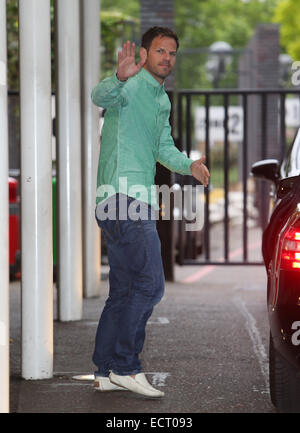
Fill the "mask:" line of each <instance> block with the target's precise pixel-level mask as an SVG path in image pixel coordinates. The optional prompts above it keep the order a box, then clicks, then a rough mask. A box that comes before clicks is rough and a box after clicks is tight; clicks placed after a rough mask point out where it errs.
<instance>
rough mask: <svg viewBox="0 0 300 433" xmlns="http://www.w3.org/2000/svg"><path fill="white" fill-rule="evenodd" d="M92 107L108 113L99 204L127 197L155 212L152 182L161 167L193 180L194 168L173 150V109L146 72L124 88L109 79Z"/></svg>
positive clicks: (96, 90)
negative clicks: (153, 208)
mask: <svg viewBox="0 0 300 433" xmlns="http://www.w3.org/2000/svg"><path fill="white" fill-rule="evenodd" d="M91 97H92V101H93V103H94V104H96V105H98V106H99V107H103V108H106V110H107V111H106V112H105V117H104V124H103V128H102V138H101V146H100V157H99V165H98V174H97V194H96V204H98V203H100V202H101V201H103V200H105V199H106V198H108V197H110V196H111V195H113V194H115V193H123V194H126V195H128V196H131V197H134V198H137V199H139V200H141V201H145V202H147V203H149V204H152V205H153V206H154V207H156V208H157V198H156V189H155V186H154V177H155V172H156V162H157V161H158V162H159V163H160V164H162V165H163V166H165V167H167V168H168V169H169V170H171V171H174V172H176V173H180V174H191V170H190V166H191V163H192V162H193V161H192V160H191V159H189V158H187V156H186V155H184V154H183V153H181V152H180V151H179V150H178V149H177V148H176V147H175V145H174V141H173V138H172V137H171V127H170V123H169V116H170V109H171V104H170V101H169V98H168V95H167V94H166V92H165V89H164V85H163V84H162V85H161V84H159V82H158V81H157V80H155V78H153V77H152V75H151V74H150V73H149V72H147V71H146V70H145V69H144V68H142V69H141V70H140V72H139V73H138V74H136V75H135V76H133V77H131V78H129V79H128V80H127V81H125V82H121V81H119V80H118V79H117V77H116V75H115V74H114V75H113V76H111V77H109V78H105V79H104V80H103V81H102V82H100V83H99V84H98V85H97V86H95V87H94V89H93V91H92V95H91Z"/></svg>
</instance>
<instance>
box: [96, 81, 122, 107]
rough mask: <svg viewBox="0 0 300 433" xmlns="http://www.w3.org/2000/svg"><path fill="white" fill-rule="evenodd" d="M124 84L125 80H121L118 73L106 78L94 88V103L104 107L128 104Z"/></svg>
mask: <svg viewBox="0 0 300 433" xmlns="http://www.w3.org/2000/svg"><path fill="white" fill-rule="evenodd" d="M123 86H124V82H121V81H119V80H118V79H117V77H116V74H114V75H112V76H111V77H108V78H105V79H104V80H103V81H101V83H99V84H97V86H95V87H94V88H93V90H92V94H91V98H92V101H93V103H94V104H95V105H98V107H102V108H110V107H113V106H118V105H119V106H124V105H126V104H127V99H126V96H125V95H124V93H123V92H122V89H123Z"/></svg>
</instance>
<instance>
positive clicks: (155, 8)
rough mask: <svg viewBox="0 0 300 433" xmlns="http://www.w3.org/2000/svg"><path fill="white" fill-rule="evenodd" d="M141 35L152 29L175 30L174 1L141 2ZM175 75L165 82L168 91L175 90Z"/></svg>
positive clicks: (144, 0) (147, 0)
mask: <svg viewBox="0 0 300 433" xmlns="http://www.w3.org/2000/svg"><path fill="white" fill-rule="evenodd" d="M140 14H141V15H140V16H141V35H142V34H143V33H145V31H146V30H148V29H149V28H150V27H153V26H159V27H169V28H171V29H173V30H174V0H141V12H140ZM173 85H174V75H173V74H171V75H170V76H169V77H168V78H167V79H166V81H165V87H166V89H171V88H173Z"/></svg>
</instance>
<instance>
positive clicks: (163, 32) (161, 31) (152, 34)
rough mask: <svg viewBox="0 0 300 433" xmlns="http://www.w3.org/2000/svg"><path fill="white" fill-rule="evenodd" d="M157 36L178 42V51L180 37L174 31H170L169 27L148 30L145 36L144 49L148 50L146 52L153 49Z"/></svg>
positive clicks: (143, 38) (143, 37) (143, 40)
mask: <svg viewBox="0 0 300 433" xmlns="http://www.w3.org/2000/svg"><path fill="white" fill-rule="evenodd" d="M157 36H161V37H167V38H172V39H174V41H175V42H176V45H177V50H178V48H179V40H178V36H177V35H176V33H175V32H173V30H171V29H169V28H168V27H157V26H155V27H151V28H150V29H148V30H147V31H146V32H145V33H144V34H143V36H142V47H143V48H146V50H147V51H148V50H149V48H150V47H151V44H152V41H153V39H154V38H156V37H157Z"/></svg>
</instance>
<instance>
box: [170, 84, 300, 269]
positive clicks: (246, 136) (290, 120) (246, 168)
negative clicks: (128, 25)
mask: <svg viewBox="0 0 300 433" xmlns="http://www.w3.org/2000/svg"><path fill="white" fill-rule="evenodd" d="M171 96H173V98H172V102H173V115H172V118H171V123H172V124H173V136H174V137H177V138H175V143H176V145H177V147H178V148H179V150H181V151H185V152H186V153H187V155H188V156H192V153H193V152H194V153H195V151H197V149H198V150H199V149H200V150H201V154H205V155H206V165H207V167H208V168H209V170H210V172H211V179H215V180H216V174H215V173H214V170H216V155H217V156H218V158H219V160H218V172H219V173H220V174H221V178H220V176H219V179H218V181H217V183H218V184H219V187H218V190H221V191H222V197H221V199H220V200H219V205H220V206H222V208H223V213H222V215H221V217H220V219H219V220H218V221H215V220H213V218H212V209H213V206H214V205H215V203H214V200H215V198H214V196H215V195H216V194H215V192H216V188H215V185H214V183H215V182H214V181H213V182H211V183H210V186H209V187H208V188H205V193H204V197H205V199H204V215H205V217H204V226H203V229H202V230H201V232H200V233H197V232H186V231H185V224H186V222H185V221H184V219H181V220H180V221H178V222H177V223H176V224H175V222H174V221H173V230H174V233H173V234H174V236H175V251H176V252H175V260H176V262H177V263H178V264H180V265H200V264H205V265H207V264H209V265H261V264H263V261H262V256H261V235H262V231H263V229H264V227H265V226H266V224H267V221H268V214H269V204H270V183H268V182H266V181H256V180H254V179H253V178H251V176H250V169H251V165H252V163H253V162H255V161H257V160H261V159H266V158H276V159H278V160H280V161H281V160H282V159H284V157H285V155H286V151H287V148H288V145H289V141H290V139H291V136H292V135H293V133H294V131H295V129H296V128H297V127H299V126H300V109H299V101H300V91H299V90H295V89H287V90H286V89H264V90H261V89H252V90H238V89H235V90H212V91H202V90H199V91H198V90H180V91H178V93H177V95H176V98H174V95H171ZM174 99H176V101H175V104H174ZM174 107H176V108H175V109H174ZM291 110H292V111H291ZM234 113H235V115H234ZM237 113H238V114H239V115H240V118H239V119H237ZM216 115H217V117H218V118H217V119H216V118H215V116H216ZM175 118H176V119H175ZM237 121H239V124H237ZM234 122H235V123H234ZM234 127H235V128H237V127H238V130H237V131H235V132H236V133H237V135H238V139H237V141H236V140H235V138H234V131H233V128H234ZM220 132H221V134H222V137H223V138H222V140H219V142H218V139H220ZM215 137H217V140H216V139H215ZM232 149H234V151H235V157H234V158H233V157H232V155H233V154H234V152H232ZM220 161H221V162H220ZM221 166H222V169H221V168H220V167H221ZM232 173H235V175H234V176H235V177H236V179H235V181H236V182H235V184H236V185H235V189H236V188H237V187H238V193H239V194H238V196H239V199H240V203H239V218H238V221H239V223H238V224H233V217H232V212H231V211H232V208H231V205H232V203H231V202H232V197H233V196H234V194H233V192H234V193H235V192H236V191H234V190H233V189H232V188H234V183H233V181H232V177H234V176H233V175H232ZM176 182H178V184H179V185H181V187H183V186H184V185H186V184H190V183H191V182H192V183H193V184H194V185H196V184H197V183H198V182H197V181H195V180H194V178H192V177H191V176H180V175H178V176H176ZM234 197H235V198H236V197H237V195H235V196H234ZM249 206H250V207H249Z"/></svg>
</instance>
